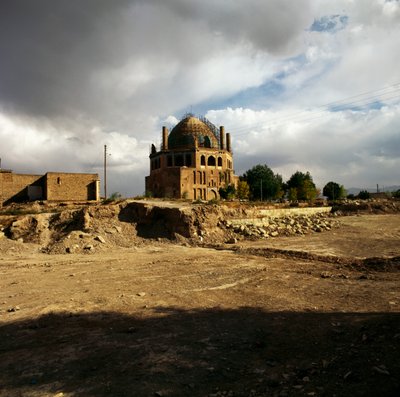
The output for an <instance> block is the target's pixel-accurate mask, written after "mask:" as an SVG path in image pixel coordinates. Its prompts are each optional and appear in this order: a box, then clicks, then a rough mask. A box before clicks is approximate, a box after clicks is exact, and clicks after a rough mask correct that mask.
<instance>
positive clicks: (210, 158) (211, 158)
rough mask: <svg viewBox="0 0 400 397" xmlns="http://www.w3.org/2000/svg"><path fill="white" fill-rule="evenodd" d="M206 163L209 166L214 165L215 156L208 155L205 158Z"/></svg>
mask: <svg viewBox="0 0 400 397" xmlns="http://www.w3.org/2000/svg"><path fill="white" fill-rule="evenodd" d="M207 165H210V166H215V157H214V156H210V157H209V158H208V160H207Z"/></svg>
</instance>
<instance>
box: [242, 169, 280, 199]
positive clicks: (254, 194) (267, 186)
mask: <svg viewBox="0 0 400 397" xmlns="http://www.w3.org/2000/svg"><path fill="white" fill-rule="evenodd" d="M242 179H243V180H245V181H246V182H247V184H248V185H249V188H250V195H251V198H252V199H253V200H271V199H275V198H279V197H282V195H283V190H282V177H281V176H280V175H279V174H274V172H273V171H272V170H271V168H269V167H268V166H267V165H266V164H264V165H261V164H258V165H256V166H254V167H253V168H251V169H250V170H248V171H246V172H245V173H244V175H243V177H242Z"/></svg>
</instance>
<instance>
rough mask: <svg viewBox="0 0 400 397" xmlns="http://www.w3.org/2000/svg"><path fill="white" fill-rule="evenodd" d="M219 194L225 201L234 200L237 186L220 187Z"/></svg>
mask: <svg viewBox="0 0 400 397" xmlns="http://www.w3.org/2000/svg"><path fill="white" fill-rule="evenodd" d="M218 192H219V195H220V197H221V198H223V199H225V200H230V199H233V198H234V197H235V194H236V189H235V185H232V184H231V185H228V186H225V187H220V188H219V190H218Z"/></svg>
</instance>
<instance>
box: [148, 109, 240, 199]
mask: <svg viewBox="0 0 400 397" xmlns="http://www.w3.org/2000/svg"><path fill="white" fill-rule="evenodd" d="M237 181H238V177H237V176H236V175H234V169H233V155H232V148H231V137H230V134H229V133H227V134H225V129H224V127H220V128H219V129H218V128H217V127H216V126H214V125H213V124H212V123H211V122H210V121H208V120H207V119H206V118H197V117H194V116H193V115H192V114H188V115H186V116H185V117H184V118H183V119H182V120H181V121H180V122H179V123H178V124H177V125H176V126H175V127H174V128H173V129H172V130H171V132H170V133H168V129H167V128H166V127H163V128H162V144H161V148H160V150H157V148H156V147H155V145H152V147H151V153H150V175H149V176H147V177H146V192H147V193H149V194H151V195H152V196H153V197H168V198H187V199H192V200H197V199H202V200H212V199H218V198H219V188H221V187H226V186H227V185H230V184H233V185H235V186H236V183H237Z"/></svg>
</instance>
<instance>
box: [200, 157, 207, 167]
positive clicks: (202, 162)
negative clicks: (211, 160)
mask: <svg viewBox="0 0 400 397" xmlns="http://www.w3.org/2000/svg"><path fill="white" fill-rule="evenodd" d="M200 164H201V165H206V156H201V157H200Z"/></svg>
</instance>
